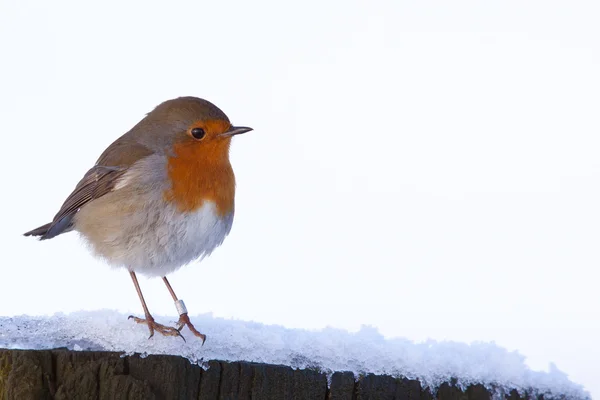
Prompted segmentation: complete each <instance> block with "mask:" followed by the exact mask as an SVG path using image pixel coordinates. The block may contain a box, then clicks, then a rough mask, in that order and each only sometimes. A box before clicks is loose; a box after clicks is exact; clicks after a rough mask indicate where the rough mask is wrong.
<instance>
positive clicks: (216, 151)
mask: <svg viewBox="0 0 600 400" xmlns="http://www.w3.org/2000/svg"><path fill="white" fill-rule="evenodd" d="M229 143H230V141H229V140H226V141H219V142H216V143H210V144H208V143H207V144H206V146H204V143H203V144H202V145H200V144H198V143H189V142H187V143H180V144H177V145H175V148H174V154H173V157H170V158H169V159H168V175H169V180H170V182H171V188H170V189H169V190H167V191H166V192H165V193H164V196H165V200H167V201H169V202H171V203H173V204H174V205H175V206H176V207H177V208H178V209H179V210H180V211H183V212H191V211H195V210H197V209H198V208H200V207H202V205H203V204H204V203H205V202H207V201H211V202H214V203H215V205H216V208H217V213H218V214H219V215H220V216H225V215H227V214H229V213H230V212H231V211H232V210H233V208H234V196H235V176H234V174H233V169H232V168H231V163H230V162H229Z"/></svg>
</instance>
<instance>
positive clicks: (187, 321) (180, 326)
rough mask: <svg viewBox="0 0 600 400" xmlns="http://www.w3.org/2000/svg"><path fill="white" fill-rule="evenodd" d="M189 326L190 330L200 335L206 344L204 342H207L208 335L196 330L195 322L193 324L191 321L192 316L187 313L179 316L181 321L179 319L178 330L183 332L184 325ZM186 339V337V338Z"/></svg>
mask: <svg viewBox="0 0 600 400" xmlns="http://www.w3.org/2000/svg"><path fill="white" fill-rule="evenodd" d="M186 325H187V327H188V328H189V330H190V331H191V332H192V333H193V334H194V335H195V336H197V337H199V338H200V339H202V346H204V342H206V335H204V334H202V333H200V332H198V331H197V330H196V328H195V327H194V324H192V322H191V321H190V317H189V316H188V314H187V313H183V314H181V315H180V316H179V321H177V331H178V332H181V330H182V329H183V327H184V326H186ZM184 340H185V339H184Z"/></svg>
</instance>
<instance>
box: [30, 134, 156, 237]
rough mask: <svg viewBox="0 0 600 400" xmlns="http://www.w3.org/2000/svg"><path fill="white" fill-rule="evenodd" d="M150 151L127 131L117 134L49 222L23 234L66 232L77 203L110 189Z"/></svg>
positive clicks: (43, 234)
mask: <svg viewBox="0 0 600 400" xmlns="http://www.w3.org/2000/svg"><path fill="white" fill-rule="evenodd" d="M150 154H152V151H151V150H150V149H149V148H147V147H145V146H144V145H142V144H139V143H137V142H136V141H134V140H133V139H132V135H131V132H128V133H126V134H125V135H123V136H121V137H120V138H119V139H117V140H115V141H114V142H113V143H112V144H111V145H110V146H108V148H107V149H106V150H105V151H104V153H102V155H101V156H100V158H99V159H98V161H97V162H96V165H95V166H94V167H93V168H92V169H90V170H89V171H88V172H87V173H86V174H85V175H84V177H83V178H82V179H81V180H80V181H79V183H78V184H77V186H76V187H75V190H73V192H72V193H71V194H70V195H69V197H67V199H66V200H65V202H64V203H63V205H62V207H61V208H60V210H59V211H58V213H57V214H56V215H55V216H54V219H53V220H52V222H50V223H48V224H46V225H43V226H40V227H39V228H36V229H33V230H31V231H29V232H27V233H25V236H41V237H40V239H42V240H43V239H51V238H53V237H55V236H56V235H60V234H61V233H65V232H69V231H70V230H71V229H72V228H73V227H72V223H71V220H72V219H73V216H74V215H75V214H76V213H77V211H79V209H80V208H81V207H83V206H84V205H85V204H86V203H88V202H90V201H92V200H94V199H97V198H99V197H102V196H104V195H105V194H107V193H109V192H110V191H111V190H113V189H114V187H115V185H116V183H117V181H118V179H119V178H120V177H121V176H122V175H123V174H124V173H125V171H127V169H128V168H129V167H130V166H131V165H133V164H135V163H136V162H137V161H138V160H140V159H142V158H144V157H146V156H148V155H150Z"/></svg>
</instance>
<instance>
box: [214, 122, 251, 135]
mask: <svg viewBox="0 0 600 400" xmlns="http://www.w3.org/2000/svg"><path fill="white" fill-rule="evenodd" d="M251 130H252V128H248V127H247V126H233V125H232V126H231V127H230V128H229V130H228V131H226V132H223V133H222V134H221V135H220V136H223V137H231V136H234V135H241V134H242V133H246V132H250V131H251Z"/></svg>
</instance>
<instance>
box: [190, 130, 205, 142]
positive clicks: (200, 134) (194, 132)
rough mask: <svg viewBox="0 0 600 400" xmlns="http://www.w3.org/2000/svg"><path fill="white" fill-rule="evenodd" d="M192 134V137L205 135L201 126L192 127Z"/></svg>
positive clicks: (196, 137)
mask: <svg viewBox="0 0 600 400" xmlns="http://www.w3.org/2000/svg"><path fill="white" fill-rule="evenodd" d="M191 133H192V136H193V137H194V139H198V140H200V139H202V138H203V137H204V135H206V132H204V129H202V128H194V129H192V132H191Z"/></svg>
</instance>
